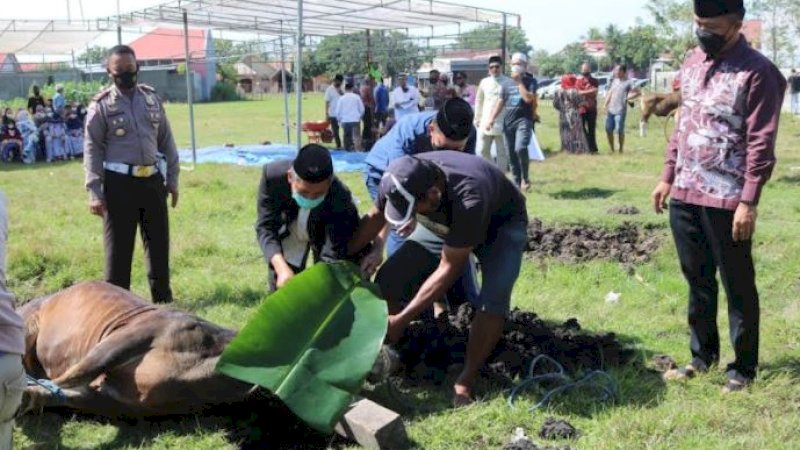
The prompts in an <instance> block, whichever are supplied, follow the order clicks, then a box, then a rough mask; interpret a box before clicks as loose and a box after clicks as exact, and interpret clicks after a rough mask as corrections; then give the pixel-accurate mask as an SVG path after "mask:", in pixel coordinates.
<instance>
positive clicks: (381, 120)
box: [373, 78, 389, 129]
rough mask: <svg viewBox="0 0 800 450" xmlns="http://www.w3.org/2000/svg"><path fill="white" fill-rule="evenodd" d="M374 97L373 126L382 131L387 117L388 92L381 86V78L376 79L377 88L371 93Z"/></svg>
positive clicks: (383, 85)
mask: <svg viewBox="0 0 800 450" xmlns="http://www.w3.org/2000/svg"><path fill="white" fill-rule="evenodd" d="M373 96H374V97H375V126H376V127H378V129H382V128H383V127H385V126H386V119H387V118H388V117H389V90H388V89H386V85H385V84H383V78H379V79H378V86H377V87H375V91H374V92H373Z"/></svg>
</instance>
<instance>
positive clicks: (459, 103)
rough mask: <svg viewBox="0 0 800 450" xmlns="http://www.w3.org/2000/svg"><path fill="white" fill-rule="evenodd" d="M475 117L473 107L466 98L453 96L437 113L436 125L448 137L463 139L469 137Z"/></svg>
mask: <svg viewBox="0 0 800 450" xmlns="http://www.w3.org/2000/svg"><path fill="white" fill-rule="evenodd" d="M474 117H475V115H474V113H473V112H472V107H471V106H469V103H467V101H466V100H464V99H463V98H451V99H448V100H447V101H446V102H444V105H442V107H441V108H439V112H438V113H436V125H438V126H439V129H440V130H442V133H444V135H445V136H447V138H448V139H452V140H454V141H462V140H464V139H466V138H468V137H469V133H470V131H472V120H473V118H474Z"/></svg>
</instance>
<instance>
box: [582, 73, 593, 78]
mask: <svg viewBox="0 0 800 450" xmlns="http://www.w3.org/2000/svg"><path fill="white" fill-rule="evenodd" d="M591 74H592V72H583V74H582V75H583V76H585V77H586V78H589V75H591Z"/></svg>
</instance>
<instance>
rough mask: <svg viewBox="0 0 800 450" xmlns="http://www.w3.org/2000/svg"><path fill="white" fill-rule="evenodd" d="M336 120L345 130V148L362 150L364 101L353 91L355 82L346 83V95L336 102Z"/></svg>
mask: <svg viewBox="0 0 800 450" xmlns="http://www.w3.org/2000/svg"><path fill="white" fill-rule="evenodd" d="M334 116H336V120H338V121H339V123H340V124H342V129H343V130H344V149H345V150H347V151H352V150H358V151H361V119H362V118H363V117H364V102H363V101H362V100H361V97H359V96H358V94H356V93H354V92H353V84H352V83H349V82H348V83H347V84H345V85H344V95H343V96H342V98H340V99H339V100H338V101H337V102H336V109H335V110H334Z"/></svg>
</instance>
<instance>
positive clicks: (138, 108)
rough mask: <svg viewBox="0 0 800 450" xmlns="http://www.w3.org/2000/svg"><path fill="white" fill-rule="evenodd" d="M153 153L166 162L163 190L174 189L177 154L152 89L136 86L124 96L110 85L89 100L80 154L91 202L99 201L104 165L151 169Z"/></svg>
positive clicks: (167, 124)
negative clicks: (82, 157)
mask: <svg viewBox="0 0 800 450" xmlns="http://www.w3.org/2000/svg"><path fill="white" fill-rule="evenodd" d="M156 152H161V153H162V154H164V156H165V158H166V161H167V173H166V175H165V177H166V182H167V187H168V188H170V189H176V188H177V186H178V171H179V166H178V151H177V149H176V147H175V139H174V138H173V136H172V130H171V128H170V125H169V121H168V120H167V117H166V114H165V112H164V108H163V106H162V105H161V102H160V100H159V99H158V96H157V95H156V93H155V90H154V89H153V88H151V87H149V86H147V85H143V84H140V85H138V86H137V87H136V88H135V89H134V91H133V95H131V96H127V95H125V94H123V93H122V92H120V90H119V89H118V88H117V87H116V86H112V87H109V88H107V89H105V90H103V91H102V92H100V94H98V95H97V96H96V97H95V98H94V99H93V101H92V103H91V105H89V110H88V113H87V116H86V136H85V139H84V152H83V154H84V168H85V170H86V188H87V190H88V191H89V194H90V196H91V198H92V199H93V200H102V199H103V188H102V185H103V176H104V168H103V163H104V162H110V163H123V164H128V165H132V166H153V165H155V164H156V162H157V157H156ZM162 175H163V174H162Z"/></svg>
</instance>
